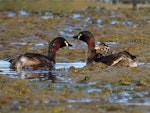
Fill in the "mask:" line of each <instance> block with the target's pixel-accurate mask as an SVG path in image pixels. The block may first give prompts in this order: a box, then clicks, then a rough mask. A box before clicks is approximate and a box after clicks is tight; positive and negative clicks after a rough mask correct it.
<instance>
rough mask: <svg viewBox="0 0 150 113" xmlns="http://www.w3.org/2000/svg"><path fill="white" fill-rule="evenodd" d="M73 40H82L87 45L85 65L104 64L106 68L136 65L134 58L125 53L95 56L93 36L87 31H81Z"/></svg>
mask: <svg viewBox="0 0 150 113" xmlns="http://www.w3.org/2000/svg"><path fill="white" fill-rule="evenodd" d="M73 38H75V39H79V40H82V41H84V42H85V43H87V45H88V58H87V64H89V63H91V62H93V61H95V62H102V63H105V64H106V65H108V66H114V65H117V66H128V67H137V63H136V62H135V61H134V59H135V58H136V57H135V56H133V55H131V54H130V53H129V52H127V51H122V52H119V53H116V54H110V55H106V56H103V55H99V54H97V53H96V48H95V39H94V36H93V34H92V33H91V32H89V31H81V32H80V33H79V34H78V35H76V36H74V37H73Z"/></svg>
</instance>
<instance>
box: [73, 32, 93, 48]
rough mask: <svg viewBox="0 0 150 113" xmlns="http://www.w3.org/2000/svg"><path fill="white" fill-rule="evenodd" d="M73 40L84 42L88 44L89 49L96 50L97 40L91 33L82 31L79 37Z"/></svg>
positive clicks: (76, 36)
mask: <svg viewBox="0 0 150 113" xmlns="http://www.w3.org/2000/svg"><path fill="white" fill-rule="evenodd" d="M73 38H75V39H78V40H82V41H84V42H85V43H87V45H88V48H92V49H94V48H95V38H94V36H93V34H92V33H91V32H90V31H81V32H80V33H79V34H78V35H75V36H74V37H73Z"/></svg>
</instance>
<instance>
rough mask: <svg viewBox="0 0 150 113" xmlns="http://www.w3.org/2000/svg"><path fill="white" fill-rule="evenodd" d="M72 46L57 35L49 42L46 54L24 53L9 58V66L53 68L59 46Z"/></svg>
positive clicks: (20, 68) (35, 68) (17, 68)
mask: <svg viewBox="0 0 150 113" xmlns="http://www.w3.org/2000/svg"><path fill="white" fill-rule="evenodd" d="M65 46H72V45H71V44H69V43H68V41H67V40H65V39H64V38H63V37H57V38H55V39H53V40H52V41H51V42H50V43H49V49H48V56H45V55H42V54H37V53H25V54H21V55H19V56H18V57H16V58H13V59H11V60H9V62H10V63H11V65H10V68H12V69H15V70H17V71H19V70H22V69H33V70H37V69H54V64H55V57H56V52H57V51H58V49H59V48H62V47H65Z"/></svg>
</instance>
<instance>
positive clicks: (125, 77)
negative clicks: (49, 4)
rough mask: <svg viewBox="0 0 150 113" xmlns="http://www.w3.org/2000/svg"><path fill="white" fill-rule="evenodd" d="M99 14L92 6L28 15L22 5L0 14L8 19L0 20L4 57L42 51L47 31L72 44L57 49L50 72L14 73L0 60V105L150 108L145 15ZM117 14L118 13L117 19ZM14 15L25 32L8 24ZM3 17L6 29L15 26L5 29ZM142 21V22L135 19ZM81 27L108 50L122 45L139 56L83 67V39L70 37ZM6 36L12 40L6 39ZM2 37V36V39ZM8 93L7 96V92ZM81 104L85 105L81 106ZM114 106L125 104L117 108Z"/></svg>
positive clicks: (6, 107)
mask: <svg viewBox="0 0 150 113" xmlns="http://www.w3.org/2000/svg"><path fill="white" fill-rule="evenodd" d="M91 10H94V11H96V15H94V14H92V15H93V16H91V15H90V13H91V12H92V11H91ZM90 11H91V12H90ZM101 13H103V10H102V9H97V8H94V9H90V8H89V9H85V10H83V11H81V12H75V13H69V14H67V13H63V14H61V15H59V14H54V13H53V12H47V11H46V12H44V13H43V12H40V11H39V12H36V15H34V14H32V13H29V12H27V11H25V10H20V11H18V12H11V11H10V12H5V13H1V17H4V18H7V17H8V18H7V19H8V21H7V22H8V23H7V22H6V23H5V24H3V26H4V27H3V29H1V31H3V32H2V33H4V34H3V35H2V36H1V37H2V41H1V42H0V47H1V48H2V51H1V53H2V54H1V55H3V56H1V57H2V59H8V58H9V57H10V56H14V55H16V54H18V53H22V52H27V51H31V52H37V53H42V52H43V51H44V52H43V54H46V53H47V52H45V51H46V50H45V48H47V46H48V42H47V41H48V40H49V37H51V36H58V35H59V36H63V37H65V38H66V39H67V40H69V42H70V43H71V44H72V45H73V48H68V49H66V48H65V49H63V50H61V51H59V53H58V57H57V58H58V61H57V63H56V65H55V68H56V70H50V71H49V70H44V71H43V70H42V71H41V70H37V71H21V72H16V71H14V70H12V69H10V68H9V65H10V64H9V62H8V61H5V60H0V77H1V78H2V80H1V84H0V87H1V89H2V91H1V97H8V98H6V99H4V100H3V98H1V99H0V103H1V105H2V107H1V106H0V110H1V109H2V110H4V111H5V110H8V111H11V110H13V111H19V110H22V109H23V110H24V111H25V110H28V109H31V108H30V107H29V106H28V107H27V108H26V109H25V107H24V106H27V105H28V104H32V105H47V106H48V107H49V106H50V105H53V107H54V106H57V107H58V108H57V109H56V112H59V110H60V111H61V110H62V111H63V110H64V111H65V110H66V109H71V110H74V109H78V108H80V107H79V106H78V105H79V104H81V106H82V107H83V108H81V109H84V110H85V109H87V106H90V107H89V108H88V109H90V108H91V109H94V108H96V107H97V110H100V112H107V111H109V110H110V111H111V110H112V111H113V110H114V111H117V110H120V109H121V110H125V111H126V108H128V107H129V106H131V108H132V107H133V106H134V107H136V106H138V107H140V108H142V107H143V106H144V107H146V108H147V109H146V110H145V112H146V113H148V112H150V109H149V108H150V76H149V75H150V69H149V68H150V63H149V61H150V60H149V55H150V54H149V32H148V31H147V30H148V28H149V25H150V24H149V19H148V17H146V16H145V17H137V18H136V17H134V16H133V15H132V13H133V12H132V13H129V14H128V13H127V12H124V11H123V12H121V13H120V12H118V11H111V10H108V11H107V10H106V12H105V13H103V15H101ZM31 15H32V17H33V18H34V16H35V18H34V20H33V21H32V19H33V18H32V19H31V20H30V19H29V20H28V18H30V17H31ZM97 15H98V16H97ZM120 15H121V16H123V17H122V18H120ZM124 15H125V16H124ZM136 16H137V15H136ZM13 18H15V19H14V20H15V21H14V20H13ZM16 18H17V19H18V21H21V23H25V24H23V25H21V26H20V23H19V24H16V25H15V24H14V26H20V28H21V29H23V30H24V31H23V32H25V33H27V35H26V34H25V35H24V34H23V33H22V32H19V33H18V29H17V28H15V27H14V26H13V24H12V23H15V22H16ZM108 18H109V19H108ZM145 18H146V19H145ZM9 19H10V20H11V21H12V23H11V24H12V26H11V27H14V28H12V29H16V31H13V30H12V29H11V30H10V31H9V32H7V30H6V29H8V28H9V27H7V24H8V26H9V22H11V21H9ZM53 19H54V20H57V19H58V20H57V21H56V23H57V24H56V23H55V24H54V26H55V27H56V26H57V27H56V28H54V27H53V28H50V29H48V28H49V24H51V23H49V22H51V21H52V20H53ZM28 21H31V23H30V22H29V23H28ZM38 22H39V23H38ZM142 22H143V23H144V25H143V24H141V23H142ZM2 23H4V20H3V18H2ZM37 23H38V24H37ZM41 23H43V25H42V24H41ZM145 23H146V25H145ZM27 24H28V25H29V26H30V27H32V30H31V31H28V30H29V28H28V26H26V25H27ZM38 25H39V26H38ZM22 26H23V28H22ZM37 26H38V27H37ZM42 26H45V27H44V28H43V27H42ZM26 28H28V29H27V30H26ZM37 28H38V29H37ZM46 28H47V29H46ZM34 29H36V30H34ZM43 29H44V30H43ZM87 29H88V30H90V31H92V32H93V33H94V35H95V39H96V44H99V43H100V42H101V41H104V42H106V44H108V45H109V46H111V48H112V49H114V50H117V51H120V50H128V51H130V52H131V53H133V54H135V55H136V56H137V59H138V60H139V63H138V67H137V68H128V67H119V68H118V67H103V65H102V64H92V65H91V66H89V67H88V66H86V63H85V61H86V60H85V59H86V55H87V54H86V52H87V46H86V44H85V43H83V42H81V41H76V40H73V39H72V38H70V37H72V36H73V35H75V34H77V33H78V32H79V31H81V30H87ZM5 32H6V33H5ZM9 34H10V36H9ZM12 34H13V35H12ZM14 34H15V35H14ZM18 35H19V36H18ZM12 36H13V38H14V40H13V39H12V38H10V37H12ZM3 37H7V38H8V40H5V39H4V38H3ZM45 37H46V38H45ZM130 37H132V38H130ZM21 47H22V48H21ZM5 48H6V49H7V51H6V49H5ZM20 48H21V49H20ZM40 49H41V50H40ZM8 51H9V52H8ZM85 77H89V80H87V81H86V80H84V78H85ZM20 81H21V82H20ZM3 84H4V85H3ZM25 86H27V87H25ZM12 90H14V92H15V93H14V92H13V91H12ZM9 92H11V93H12V95H9ZM34 93H35V94H39V95H35V94H34ZM64 103H65V105H64ZM105 103H106V104H108V105H105ZM62 104H63V105H62ZM85 104H86V105H87V106H84V105H85ZM103 104H104V105H105V106H103ZM112 104H113V105H114V106H113V105H112ZM115 105H116V106H115ZM120 105H122V106H125V107H120ZM60 106H61V107H60ZM62 106H63V107H62ZM106 106H107V107H106ZM40 107H42V106H40ZM48 107H47V109H48ZM84 107H85V108H84ZM103 108H104V109H103ZM42 109H43V108H42ZM57 110H58V111H57ZM135 112H136V111H135Z"/></svg>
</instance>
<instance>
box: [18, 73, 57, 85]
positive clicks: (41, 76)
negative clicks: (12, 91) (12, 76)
mask: <svg viewBox="0 0 150 113" xmlns="http://www.w3.org/2000/svg"><path fill="white" fill-rule="evenodd" d="M18 76H19V77H20V78H21V79H39V80H41V81H43V80H51V81H52V83H55V82H56V74H54V73H52V72H50V71H46V72H38V71H21V72H19V73H18Z"/></svg>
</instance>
